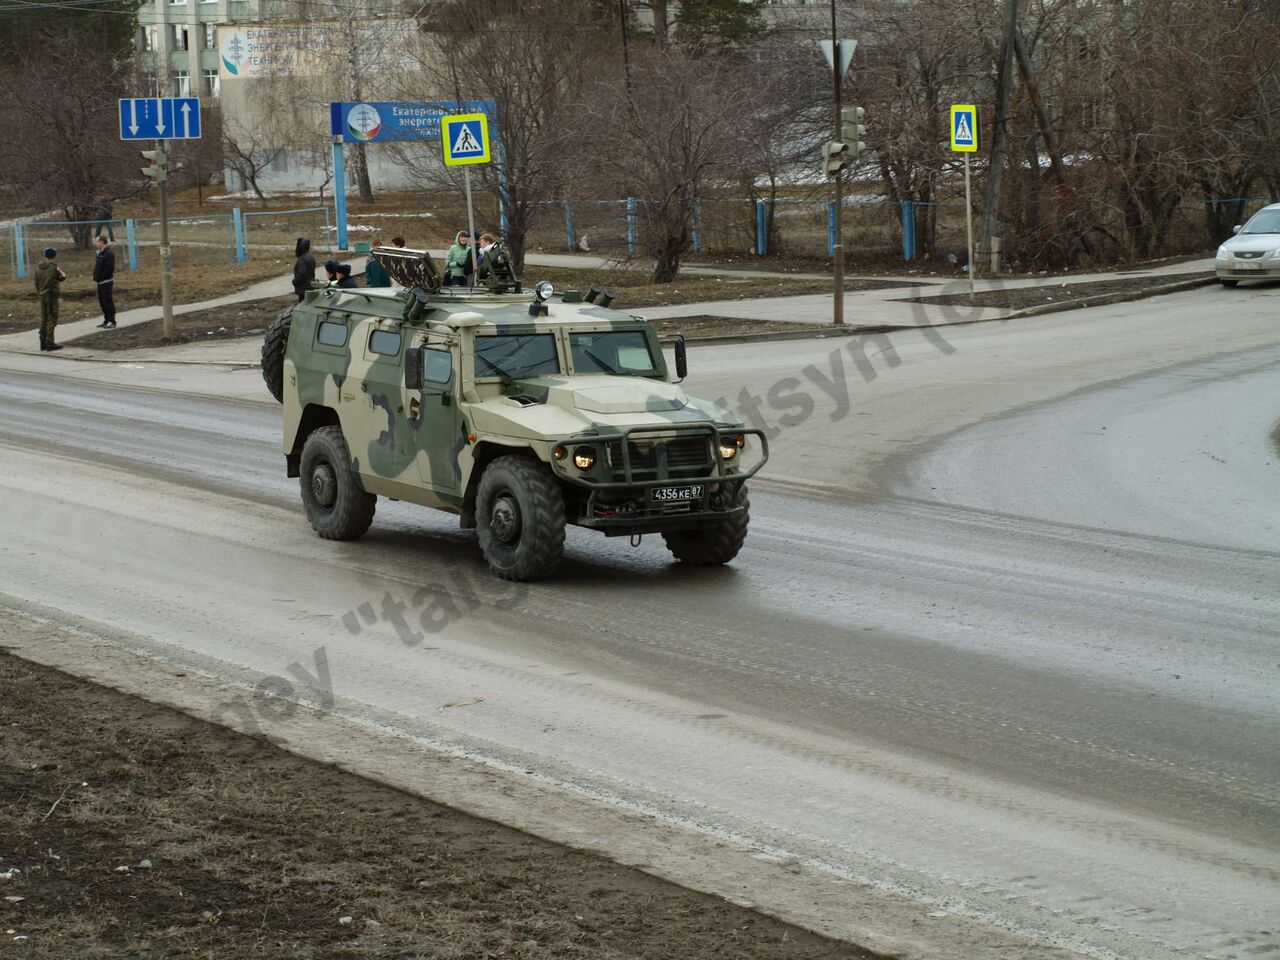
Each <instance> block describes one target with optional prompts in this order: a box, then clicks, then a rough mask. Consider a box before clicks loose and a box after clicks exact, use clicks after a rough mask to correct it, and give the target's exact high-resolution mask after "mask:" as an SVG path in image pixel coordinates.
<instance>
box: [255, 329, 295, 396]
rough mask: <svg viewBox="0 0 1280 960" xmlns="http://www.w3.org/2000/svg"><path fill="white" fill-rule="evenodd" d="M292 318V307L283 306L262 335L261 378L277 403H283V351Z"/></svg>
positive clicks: (287, 339) (287, 342)
mask: <svg viewBox="0 0 1280 960" xmlns="http://www.w3.org/2000/svg"><path fill="white" fill-rule="evenodd" d="M292 320H293V307H285V308H284V310H282V311H280V316H278V317H276V318H275V319H274V320H272V321H271V326H269V327H267V332H266V333H264V334H263V335H262V379H263V381H264V382H265V383H266V385H267V389H268V390H270V391H271V395H272V396H273V397H275V398H276V401H277V402H278V403H284V351H285V348H286V347H287V346H288V345H289V324H290V323H291V322H292Z"/></svg>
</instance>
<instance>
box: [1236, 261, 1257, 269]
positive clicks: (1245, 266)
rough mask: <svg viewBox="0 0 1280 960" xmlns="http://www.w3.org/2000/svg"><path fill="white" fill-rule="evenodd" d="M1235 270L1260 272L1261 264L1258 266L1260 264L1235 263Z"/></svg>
mask: <svg viewBox="0 0 1280 960" xmlns="http://www.w3.org/2000/svg"><path fill="white" fill-rule="evenodd" d="M1235 269H1237V270H1261V269H1262V264H1260V263H1237V264H1235Z"/></svg>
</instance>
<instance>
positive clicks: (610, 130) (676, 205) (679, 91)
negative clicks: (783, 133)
mask: <svg viewBox="0 0 1280 960" xmlns="http://www.w3.org/2000/svg"><path fill="white" fill-rule="evenodd" d="M631 77H632V82H631V83H624V82H620V81H616V80H605V81H600V82H599V83H598V84H597V85H596V86H595V87H594V88H592V90H591V92H590V96H588V97H587V99H586V104H585V106H584V112H585V114H586V119H587V126H586V129H589V130H591V131H592V132H593V134H594V135H593V137H592V138H591V139H590V141H588V142H587V145H588V148H589V149H588V150H587V151H586V153H585V156H584V157H583V159H585V160H586V161H587V162H589V163H591V164H592V165H594V166H595V167H597V168H598V169H601V170H604V171H607V172H608V173H609V174H610V175H611V176H612V178H613V180H614V181H615V182H619V183H624V184H627V185H628V186H629V189H630V190H631V191H632V192H633V193H634V194H635V195H636V196H638V197H639V198H640V200H641V201H642V210H643V214H642V215H643V224H644V242H645V247H646V250H647V252H648V253H650V254H651V255H652V256H653V258H654V271H653V279H654V282H655V283H670V282H671V281H673V280H674V279H675V278H676V276H677V274H678V273H679V271H680V264H681V261H682V260H683V258H684V256H685V255H686V254H687V253H688V251H689V248H690V246H691V240H692V232H693V211H694V208H695V205H696V204H697V202H698V200H699V199H700V198H701V196H702V194H703V192H704V191H705V190H706V188H707V186H708V183H709V181H710V179H711V177H712V176H715V175H728V174H731V173H732V171H733V170H734V166H735V162H734V161H735V158H736V157H737V156H738V155H739V152H740V151H739V146H740V139H739V138H740V135H741V127H740V124H739V122H738V121H739V118H741V117H742V116H744V115H746V114H747V113H748V111H749V109H750V107H751V102H750V97H749V94H748V89H749V88H748V86H747V85H746V84H744V83H743V73H742V68H741V66H740V65H739V64H737V63H735V62H733V61H730V60H727V59H724V58H695V57H693V56H690V55H689V53H688V52H687V51H684V50H682V49H680V48H677V47H672V46H667V47H665V48H655V49H653V50H650V51H646V52H645V53H644V54H643V55H642V56H634V55H633V60H632V74H631Z"/></svg>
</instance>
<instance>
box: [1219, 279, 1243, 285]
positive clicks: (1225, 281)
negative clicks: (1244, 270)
mask: <svg viewBox="0 0 1280 960" xmlns="http://www.w3.org/2000/svg"><path fill="white" fill-rule="evenodd" d="M1218 282H1219V283H1220V284H1222V285H1223V286H1224V287H1235V286H1239V284H1240V281H1239V280H1228V279H1226V278H1224V277H1219V278H1218Z"/></svg>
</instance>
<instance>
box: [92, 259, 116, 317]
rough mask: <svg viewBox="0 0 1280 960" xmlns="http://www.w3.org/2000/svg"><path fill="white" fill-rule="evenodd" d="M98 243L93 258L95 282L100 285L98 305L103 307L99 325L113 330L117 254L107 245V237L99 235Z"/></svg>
mask: <svg viewBox="0 0 1280 960" xmlns="http://www.w3.org/2000/svg"><path fill="white" fill-rule="evenodd" d="M96 243H97V244H98V252H97V254H96V255H95V256H94V258H93V282H94V283H96V284H97V285H98V306H100V307H101V308H102V322H101V323H100V324H98V326H99V327H102V328H103V329H104V330H113V329H115V325H116V300H115V292H116V255H115V252H114V251H113V250H112V249H111V248H110V247H109V246H107V238H106V237H103V236H99V237H98V239H97V241H96Z"/></svg>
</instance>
